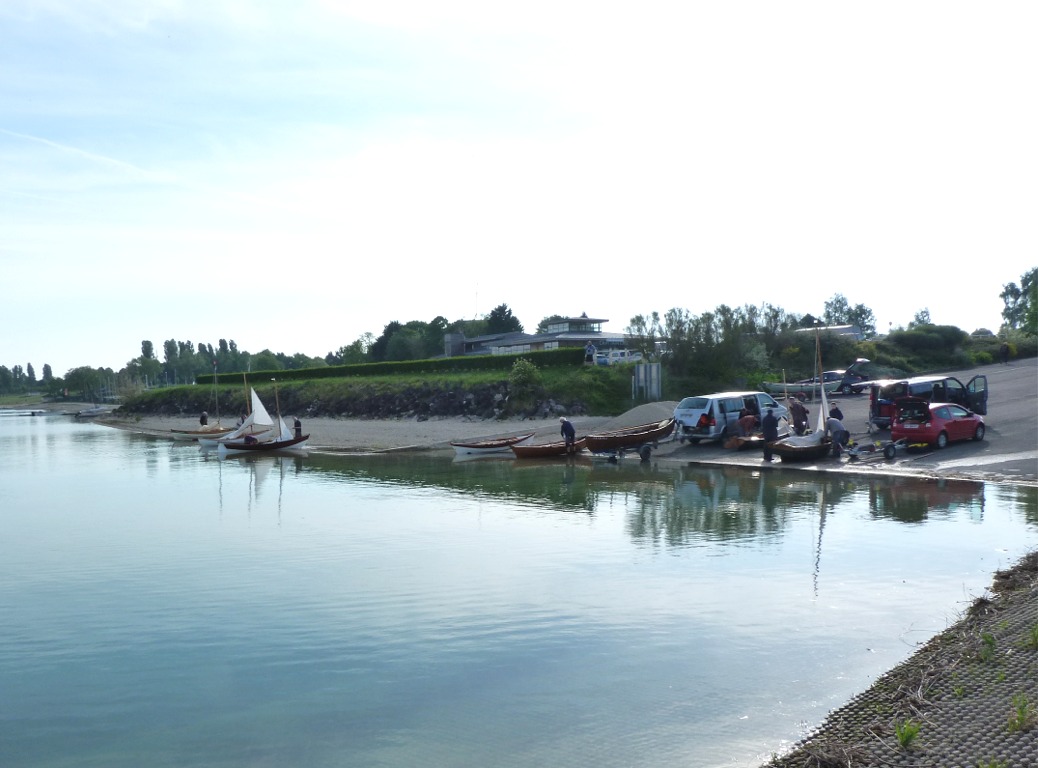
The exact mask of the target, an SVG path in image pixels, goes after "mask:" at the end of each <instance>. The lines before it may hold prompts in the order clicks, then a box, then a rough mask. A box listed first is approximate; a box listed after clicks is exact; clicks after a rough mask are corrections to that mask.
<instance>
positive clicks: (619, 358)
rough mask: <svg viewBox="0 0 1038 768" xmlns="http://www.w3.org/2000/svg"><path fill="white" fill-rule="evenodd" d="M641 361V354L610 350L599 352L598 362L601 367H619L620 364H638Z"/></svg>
mask: <svg viewBox="0 0 1038 768" xmlns="http://www.w3.org/2000/svg"><path fill="white" fill-rule="evenodd" d="M641 359H642V353H641V352H635V351H633V350H630V349H610V350H608V351H606V352H599V353H598V355H597V360H596V362H597V363H598V364H599V365H619V364H620V363H637V362H639V361H641Z"/></svg>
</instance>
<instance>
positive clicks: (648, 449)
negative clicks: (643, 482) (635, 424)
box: [638, 445, 652, 461]
mask: <svg viewBox="0 0 1038 768" xmlns="http://www.w3.org/2000/svg"><path fill="white" fill-rule="evenodd" d="M638 455H639V456H641V457H642V461H648V460H649V457H650V456H652V446H651V445H643V446H642V447H641V448H640V449H639V450H638Z"/></svg>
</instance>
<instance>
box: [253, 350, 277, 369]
mask: <svg viewBox="0 0 1038 768" xmlns="http://www.w3.org/2000/svg"><path fill="white" fill-rule="evenodd" d="M251 364H252V370H254V371H280V370H282V369H283V366H282V364H281V361H280V360H278V356H277V355H275V354H274V353H273V352H271V351H270V350H269V349H264V350H263V351H261V352H258V353H256V354H255V355H252V359H251Z"/></svg>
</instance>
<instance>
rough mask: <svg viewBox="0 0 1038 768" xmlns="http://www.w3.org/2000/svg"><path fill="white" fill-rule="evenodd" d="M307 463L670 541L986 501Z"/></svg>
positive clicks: (737, 471) (548, 466)
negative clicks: (569, 514)
mask: <svg viewBox="0 0 1038 768" xmlns="http://www.w3.org/2000/svg"><path fill="white" fill-rule="evenodd" d="M305 466H306V467H307V468H308V469H316V470H320V471H323V472H328V473H332V474H336V475H340V476H343V477H348V478H354V479H357V480H360V481H364V482H378V483H392V484H396V485H401V486H406V487H416V486H417V487H422V486H426V487H437V488H443V489H445V490H448V491H452V492H462V493H466V494H477V495H480V496H488V497H496V498H500V499H502V500H508V501H512V502H515V503H521V504H532V505H535V506H538V507H541V508H544V509H545V510H548V511H550V510H551V509H553V508H554V509H560V510H572V511H580V512H585V513H592V514H593V513H594V512H595V510H596V509H599V508H601V507H603V506H604V505H615V506H617V507H621V508H623V509H624V510H625V511H626V515H627V522H626V526H627V530H628V531H629V533H630V535H631V537H632V538H634V539H635V540H638V541H641V542H647V543H660V544H664V543H665V544H670V545H684V544H688V543H689V542H692V541H695V540H715V541H739V540H750V539H754V538H762V537H771V536H776V535H778V534H780V533H781V532H782V531H783V529H784V528H786V527H787V526H788V525H789V522H790V520H791V519H793V518H794V517H795V516H797V515H803V514H818V515H819V516H820V525H819V538H821V532H822V531H821V529H822V527H823V526H824V519H822V517H821V516H822V515H823V514H825V515H830V514H833V513H837V512H839V509H840V508H841V506H843V505H844V504H845V503H846V502H847V501H848V499H850V498H855V497H856V498H865V497H867V498H868V499H869V504H870V507H869V508H870V511H871V513H872V515H873V516H875V517H889V518H892V519H896V520H900V521H902V522H920V521H922V520H925V519H926V518H927V517H928V516H933V515H938V516H946V515H948V514H951V513H952V512H957V511H959V510H961V509H962V508H963V507H967V508H968V509H969V513H970V514H971V515H973V516H975V517H977V519H980V518H981V517H982V516H983V509H984V484H983V483H978V482H970V481H962V480H924V479H917V478H889V477H862V476H853V475H842V474H841V475H837V474H834V473H826V472H817V473H812V472H807V471H798V472H796V473H788V472H774V471H767V472H761V471H759V470H755V469H752V468H746V467H727V466H694V467H693V466H686V467H669V466H664V467H662V468H661V466H660V465H658V464H654V463H652V462H648V463H643V462H640V461H637V460H633V461H627V460H621V461H619V462H615V463H614V462H607V461H602V460H591V459H587V458H572V459H563V460H545V461H535V460H515V459H512V458H511V457H508V456H501V457H486V458H477V459H471V460H466V461H456V460H454V458H453V457H450V456H444V455H442V454H429V455H424V454H397V455H394V454H377V455H370V456H361V455H348V456H334V455H324V454H321V455H318V454H311V455H310V457H309V458H308V459H306V461H305ZM1020 493H1021V494H1023V495H1024V502H1025V503H1026V502H1027V501H1028V500H1029V502H1030V506H1029V507H1028V510H1027V513H1026V514H1027V515H1028V518H1027V519H1028V520H1029V521H1030V522H1038V519H1036V518H1038V513H1036V512H1035V511H1034V506H1035V499H1036V493H1035V491H1034V489H1021V491H1020ZM1028 494H1029V495H1028ZM1015 498H1017V497H1016V496H1014V499H1015Z"/></svg>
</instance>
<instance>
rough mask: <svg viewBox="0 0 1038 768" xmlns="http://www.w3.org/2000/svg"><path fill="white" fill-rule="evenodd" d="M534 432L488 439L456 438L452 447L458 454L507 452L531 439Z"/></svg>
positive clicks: (452, 442)
mask: <svg viewBox="0 0 1038 768" xmlns="http://www.w3.org/2000/svg"><path fill="white" fill-rule="evenodd" d="M531 437H533V432H530V433H529V434H526V435H513V436H512V437H494V438H490V439H488V440H454V441H451V447H452V448H454V452H455V453H456V454H457V455H458V456H470V455H473V454H480V453H507V452H508V451H509V450H510V449H511V448H512V446H513V445H516V444H517V443H521V442H523V441H524V440H529V439H530V438H531Z"/></svg>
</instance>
